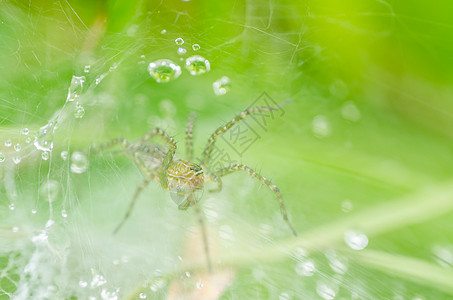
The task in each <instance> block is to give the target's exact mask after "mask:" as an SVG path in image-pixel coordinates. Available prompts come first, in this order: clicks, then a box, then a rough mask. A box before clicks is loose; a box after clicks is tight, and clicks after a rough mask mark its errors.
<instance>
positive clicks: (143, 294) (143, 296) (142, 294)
mask: <svg viewBox="0 0 453 300" xmlns="http://www.w3.org/2000/svg"><path fill="white" fill-rule="evenodd" d="M138 297H139V298H140V299H146V294H145V293H140V295H138Z"/></svg>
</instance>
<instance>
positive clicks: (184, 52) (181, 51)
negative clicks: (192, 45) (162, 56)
mask: <svg viewBox="0 0 453 300" xmlns="http://www.w3.org/2000/svg"><path fill="white" fill-rule="evenodd" d="M177 52H178V54H179V55H184V54H186V53H187V50H186V48H183V47H179V48H178V50H177Z"/></svg>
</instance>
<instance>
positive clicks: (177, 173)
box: [167, 160, 204, 210]
mask: <svg viewBox="0 0 453 300" xmlns="http://www.w3.org/2000/svg"><path fill="white" fill-rule="evenodd" d="M167 180H168V190H170V192H171V197H172V199H173V200H174V201H175V203H176V204H178V208H179V209H181V210H185V209H187V208H188V207H189V206H192V205H195V204H196V202H197V201H198V200H199V197H196V196H195V195H194V192H195V191H196V190H200V189H201V188H203V184H204V174H203V169H202V168H201V167H200V166H199V165H197V164H194V163H191V162H188V161H187V160H177V161H173V162H172V163H171V164H170V166H169V167H168V170H167Z"/></svg>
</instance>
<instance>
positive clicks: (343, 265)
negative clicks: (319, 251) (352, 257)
mask: <svg viewBox="0 0 453 300" xmlns="http://www.w3.org/2000/svg"><path fill="white" fill-rule="evenodd" d="M325 256H326V258H327V259H328V261H329V266H330V267H331V268H332V270H333V271H334V272H335V273H338V274H345V273H346V272H347V270H348V267H347V260H346V258H342V257H340V256H338V255H337V253H336V252H335V250H333V249H328V250H327V251H326V253H325Z"/></svg>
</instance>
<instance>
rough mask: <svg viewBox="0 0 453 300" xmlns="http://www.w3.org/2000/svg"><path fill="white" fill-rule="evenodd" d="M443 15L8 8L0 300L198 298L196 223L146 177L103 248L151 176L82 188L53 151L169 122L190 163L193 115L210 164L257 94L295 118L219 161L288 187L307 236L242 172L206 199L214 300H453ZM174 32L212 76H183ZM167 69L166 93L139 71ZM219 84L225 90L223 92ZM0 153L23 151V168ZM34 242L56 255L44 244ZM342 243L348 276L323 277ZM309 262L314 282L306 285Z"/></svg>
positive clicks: (302, 4)
mask: <svg viewBox="0 0 453 300" xmlns="http://www.w3.org/2000/svg"><path fill="white" fill-rule="evenodd" d="M452 13H453V5H452V4H451V3H450V2H449V1H434V2H426V1H388V2H387V1H380V0H376V1H363V0H360V1H359V0H356V1H341V2H338V1H256V0H255V1H235V2H233V1H221V2H217V1H207V0H204V1H195V0H192V1H188V2H185V1H179V0H178V1H176V0H175V1H162V2H161V1H113V0H112V1H56V2H49V1H31V2H27V3H25V2H22V1H1V2H0V40H1V42H0V72H1V76H0V151H2V152H3V153H4V155H5V156H6V161H5V162H4V163H0V168H1V173H0V175H1V176H0V178H1V179H2V182H3V185H2V186H1V189H0V191H1V194H0V209H1V210H0V239H1V240H2V241H1V243H0V270H1V272H2V273H0V279H1V280H0V287H1V290H0V299H3V298H5V299H8V297H9V296H11V295H28V297H32V298H35V299H39V298H43V299H45V298H47V299H57V298H58V299H61V298H63V299H64V298H65V299H86V298H87V297H88V296H96V297H101V296H100V295H102V291H103V290H104V295H105V293H107V292H109V293H116V294H118V295H119V296H120V298H121V299H123V298H128V297H129V298H137V297H139V294H140V293H145V294H146V295H147V296H148V298H151V299H154V298H158V299H165V298H166V297H167V295H168V294H169V293H168V292H167V291H168V290H169V288H168V287H169V286H170V285H171V284H172V283H174V282H179V281H181V282H185V283H184V284H185V286H186V290H185V292H184V293H183V294H185V293H187V295H188V294H189V293H190V291H191V289H192V288H194V287H195V285H196V284H195V282H197V280H198V279H196V278H198V277H197V276H202V275H199V274H202V273H203V272H204V270H205V267H206V266H205V264H204V258H203V257H202V256H203V255H202V252H200V253H199V254H200V255H197V257H189V258H183V262H181V261H180V260H179V259H178V256H183V253H184V251H186V250H184V249H186V246H184V245H185V244H187V243H189V244H190V236H191V234H190V232H197V230H198V229H197V228H198V227H197V226H198V225H197V220H196V215H195V212H194V210H193V209H189V210H188V211H178V209H177V207H176V206H175V205H174V203H173V202H172V201H171V198H170V196H169V194H168V193H167V192H165V191H163V190H162V188H161V187H160V186H159V185H158V184H157V183H152V184H150V186H149V187H147V188H146V189H145V190H144V192H143V194H142V195H141V197H140V198H139V200H138V204H137V206H136V208H135V210H134V211H133V213H132V216H131V218H130V219H129V220H128V222H127V223H126V225H125V226H124V227H123V228H122V229H121V231H120V233H119V234H118V235H112V230H113V228H115V226H116V225H117V224H118V223H119V221H120V219H121V218H122V216H123V215H124V213H125V211H126V209H127V205H128V203H129V200H130V199H131V197H132V195H133V193H134V191H135V189H136V187H137V186H138V185H139V184H140V183H141V181H142V180H143V175H142V174H141V173H140V172H139V170H138V169H137V167H136V166H135V165H134V163H133V161H132V160H131V159H130V158H128V157H127V156H125V155H122V154H121V153H116V152H115V151H113V152H112V151H106V152H102V153H97V154H93V155H91V156H90V157H89V161H90V166H89V168H88V170H87V172H85V173H83V174H74V173H71V171H70V164H71V162H70V161H69V160H66V161H65V160H62V159H61V157H60V153H61V151H69V152H70V153H72V152H73V151H85V150H86V149H89V148H90V146H92V145H93V144H100V143H102V142H106V141H108V140H110V139H113V138H118V137H122V138H127V139H128V140H130V141H135V140H137V139H139V138H140V137H141V136H143V135H144V134H145V133H146V132H147V131H149V130H150V129H151V128H153V127H155V126H161V127H162V128H163V129H165V130H166V131H167V132H168V134H170V135H171V136H173V137H174V138H175V140H177V142H178V155H179V157H182V158H183V157H184V155H185V152H184V149H185V146H184V138H185V124H186V122H187V118H188V116H189V113H190V112H191V111H195V112H196V114H197V120H196V125H195V132H194V139H195V151H196V156H199V153H201V151H202V150H203V147H204V146H205V144H206V142H207V139H208V137H209V135H210V134H211V133H212V132H213V131H214V130H215V129H216V128H217V127H218V126H221V125H223V124H224V123H225V122H227V121H228V120H230V119H231V118H233V117H234V116H235V115H236V114H238V113H240V112H241V111H243V110H244V109H245V108H247V107H249V106H250V105H251V104H252V103H254V101H255V99H257V98H258V96H260V95H261V94H262V93H263V92H266V93H267V94H268V95H269V96H270V97H271V98H272V99H273V100H274V101H275V102H277V103H281V102H283V101H286V100H291V102H290V103H289V104H287V105H286V106H284V108H283V109H284V111H285V113H284V115H283V116H278V117H276V118H275V119H274V120H271V121H270V122H269V123H268V124H267V126H266V127H265V130H263V129H262V128H259V127H257V126H256V125H253V126H255V127H253V126H252V127H253V128H254V129H255V130H256V131H257V132H258V133H259V135H260V138H259V139H257V141H256V142H255V143H253V145H252V146H251V147H250V148H248V149H247V151H245V153H244V154H243V155H242V156H241V157H240V156H237V155H236V156H235V154H234V153H233V152H232V151H231V149H230V148H228V145H226V144H225V142H220V143H219V147H221V148H222V149H224V150H225V151H227V152H228V153H230V154H231V155H232V156H234V159H236V160H238V161H240V162H242V163H244V164H247V165H249V166H250V167H252V168H254V169H256V170H258V171H259V172H260V173H262V174H263V175H264V176H266V177H267V178H269V179H271V180H272V182H273V183H275V184H276V185H277V186H278V187H279V188H280V190H281V191H282V194H283V197H284V201H285V205H286V208H287V210H288V213H289V216H290V219H291V221H292V223H293V224H294V226H295V228H296V229H297V231H298V233H299V236H298V237H297V238H295V237H292V236H291V233H290V231H289V230H288V228H287V227H286V225H285V223H284V222H283V220H282V218H281V215H280V212H279V207H278V204H277V203H276V201H275V200H274V197H273V194H272V192H271V191H269V190H267V189H266V187H265V186H261V187H260V184H259V183H257V182H254V181H253V180H252V179H250V178H248V177H247V176H246V175H245V174H239V173H238V174H234V175H229V176H227V177H225V179H224V186H223V190H222V192H220V193H217V194H209V193H208V189H209V188H205V189H204V193H203V198H202V200H201V205H202V207H203V209H204V211H205V214H206V215H207V216H208V217H207V225H208V227H209V232H210V240H211V243H212V245H211V247H213V248H216V249H217V250H215V251H213V253H212V256H213V261H214V262H215V263H214V264H215V265H216V266H217V268H218V269H219V270H220V269H228V270H232V271H233V272H234V274H235V275H234V276H233V278H231V279H230V280H229V281H228V287H227V288H226V289H225V290H223V289H220V290H219V293H220V294H221V295H222V296H221V299H278V298H279V297H280V299H329V295H325V294H323V293H322V291H323V290H324V291H325V290H326V288H325V287H326V286H327V287H329V288H330V289H331V290H332V291H334V296H335V299H450V298H451V297H452V295H453V270H452V267H453V246H452V233H453V226H452V225H451V217H452V216H453V215H452V212H451V211H452V210H453V197H452V195H453V182H452V180H451V177H452V171H451V170H452V166H453V146H452V144H451V139H452V136H453V135H452V132H453V130H452V129H453V118H452V116H453V102H452V100H451V99H453V98H452V96H453V88H452V85H451V81H452V79H453V78H452V75H453V74H452V72H453V71H452V70H453V68H452V64H453V56H452V55H451V50H452V46H453V44H452V43H453V38H452V37H453V36H452V33H453V19H452V18H451V15H452ZM162 30H166V32H165V33H162ZM178 37H181V38H183V39H184V41H185V43H184V45H183V47H185V48H186V49H187V54H186V55H185V56H184V58H187V57H189V56H191V55H195V54H198V55H202V56H203V57H205V58H206V59H208V60H209V61H210V65H211V71H210V72H209V73H207V74H204V75H201V76H191V75H190V74H189V73H188V72H187V71H186V70H185V69H184V67H183V64H184V62H183V61H181V60H180V56H179V55H178V54H177V52H176V50H177V48H178V46H177V45H176V44H175V42H174V40H175V39H176V38H178ZM195 43H197V44H199V45H200V47H201V49H200V50H199V51H197V52H194V51H193V50H192V49H191V45H193V44H195ZM164 58H165V59H171V60H173V61H174V62H176V63H178V64H179V65H181V66H182V69H183V70H182V75H181V76H180V77H179V78H178V79H176V80H174V81H171V82H169V83H157V82H155V81H154V80H153V79H152V78H151V77H150V75H149V73H148V71H147V65H148V64H149V63H150V62H152V61H155V60H158V59H164ZM87 65H89V66H90V72H89V73H85V72H84V69H85V66H87ZM115 66H116V67H115ZM112 67H113V68H112ZM109 70H110V71H109ZM102 74H105V75H106V76H105V78H104V79H103V80H102V82H101V83H100V84H98V85H96V84H95V80H96V78H99V76H101V75H102ZM74 75H75V76H81V75H84V76H86V82H85V85H84V88H83V93H82V96H81V97H80V103H81V104H82V105H83V107H84V110H85V114H84V116H83V118H81V119H77V118H74V116H73V113H72V112H73V110H74V102H68V103H67V104H65V99H66V97H67V93H68V88H69V85H70V82H71V78H72V76H74ZM222 76H228V77H229V78H230V80H231V91H230V92H228V93H227V94H226V95H223V96H216V95H215V94H214V92H213V89H212V83H213V82H214V81H216V80H217V79H219V78H220V77H222ZM351 107H352V108H351ZM348 108H349V110H348ZM351 109H352V113H351ZM59 111H60V113H59ZM348 112H349V113H348ZM56 115H58V116H60V117H59V118H60V119H59V124H58V128H57V129H56V130H55V132H54V136H53V137H52V139H53V143H54V149H53V151H52V155H51V158H50V159H49V160H47V161H45V160H41V158H40V156H41V153H40V151H38V150H36V149H35V148H34V147H33V146H32V145H31V144H30V145H27V144H26V143H25V142H24V138H25V137H24V136H23V135H21V133H20V132H21V130H22V129H23V128H29V129H30V136H33V135H36V134H37V132H38V129H39V128H40V127H42V126H44V125H45V124H47V122H48V121H49V120H51V119H52V118H54V116H56ZM320 120H321V121H320ZM247 124H253V123H247ZM319 126H321V127H322V126H325V127H323V128H324V131H323V130H322V128H321V129H320V128H319ZM319 130H321V131H319ZM7 139H11V140H12V142H13V144H16V143H20V144H21V145H22V148H23V149H22V150H21V151H20V152H19V155H23V156H24V158H23V159H22V161H21V163H20V164H19V165H17V166H15V165H14V164H12V163H11V161H12V158H13V156H14V155H16V154H15V153H14V152H13V150H12V149H11V148H8V147H6V146H4V142H5V141H6V140H7ZM116 154H118V155H116ZM48 180H53V181H55V182H57V183H58V195H57V197H56V199H55V201H54V202H52V203H51V204H49V202H48V201H46V195H43V193H42V191H41V190H42V185H43V184H44V183H45V182H46V181H48ZM11 186H15V189H16V190H17V197H14V195H12V192H11V190H12V189H11ZM13 194H14V193H13ZM44 194H45V193H44ZM11 202H13V203H14V205H15V209H14V210H13V211H11V210H9V209H8V205H9V204H10V203H11ZM345 203H346V204H345ZM345 205H352V210H351V211H349V210H346V211H345V209H344V206H345ZM32 209H37V211H38V212H37V213H36V214H32V213H31V210H32ZM62 209H64V210H65V211H66V212H67V214H68V217H67V218H63V217H62V216H61V213H60V212H61V210H62ZM49 219H52V220H54V221H55V224H54V225H53V226H51V227H49V228H47V229H45V224H46V222H47V220H49ZM14 227H18V229H14ZM13 229H14V230H13ZM42 230H44V233H45V234H47V235H48V241H47V242H43V243H39V242H36V238H35V237H36V236H39V234H41V233H42ZM348 230H354V232H362V233H363V234H365V235H366V236H367V238H368V245H367V247H366V248H365V249H364V250H360V251H356V250H352V249H351V248H349V247H348V246H347V244H346V243H345V242H344V233H345V232H347V231H348ZM15 231H17V232H15ZM188 232H189V233H188ZM188 241H189V242H188ZM192 243H195V242H193V241H192ZM298 249H299V250H298ZM300 249H304V252H305V254H306V255H304V256H301V255H300V252H301V251H302V250H300ZM332 249H335V250H334V251H335V253H336V255H337V257H338V258H339V260H340V261H342V262H343V263H344V265H346V268H347V270H345V271H343V272H338V270H335V268H332V266H331V265H332V259H331V258H329V257H330V256H329V253H331V251H332ZM298 253H299V254H298ZM198 256H201V257H198ZM310 261H311V262H313V263H314V265H315V267H316V270H315V272H314V274H313V275H312V276H303V275H300V274H298V273H300V272H298V270H299V269H300V266H301V265H303V264H305V263H307V262H310ZM184 263H185V264H186V265H184ZM27 267H28V269H27ZM26 270H32V272H29V273H27V271H26ZM38 270H39V271H38ZM185 272H191V274H192V276H191V277H190V278H187V276H185ZM216 272H219V273H220V271H216V270H214V274H216ZM33 274H34V275H33ZM96 276H101V277H103V278H104V279H105V280H106V283H102V282H101V283H102V284H100V285H97V284H98V283H99V281H98V282H97V283H96V281H95V282H94V283H93V280H95V279H96V278H97V279H99V277H96ZM207 276H209V275H207ZM200 278H201V277H200ZM159 280H160V281H159ZM200 280H201V279H200ZM203 280H204V279H203ZM158 281H159V282H161V285H160V286H159V289H158V290H157V291H153V290H151V289H150V288H149V286H150V285H153V284H155V283H156V282H158ZM83 282H87V284H88V286H87V287H83V285H84V283H83ZM207 284H209V282H207ZM205 288H206V287H205ZM118 289H119V290H118ZM201 289H203V288H201ZM21 293H22V294H21ZM187 297H188V296H187ZM326 297H327V298H326ZM330 299H333V298H330Z"/></svg>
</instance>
